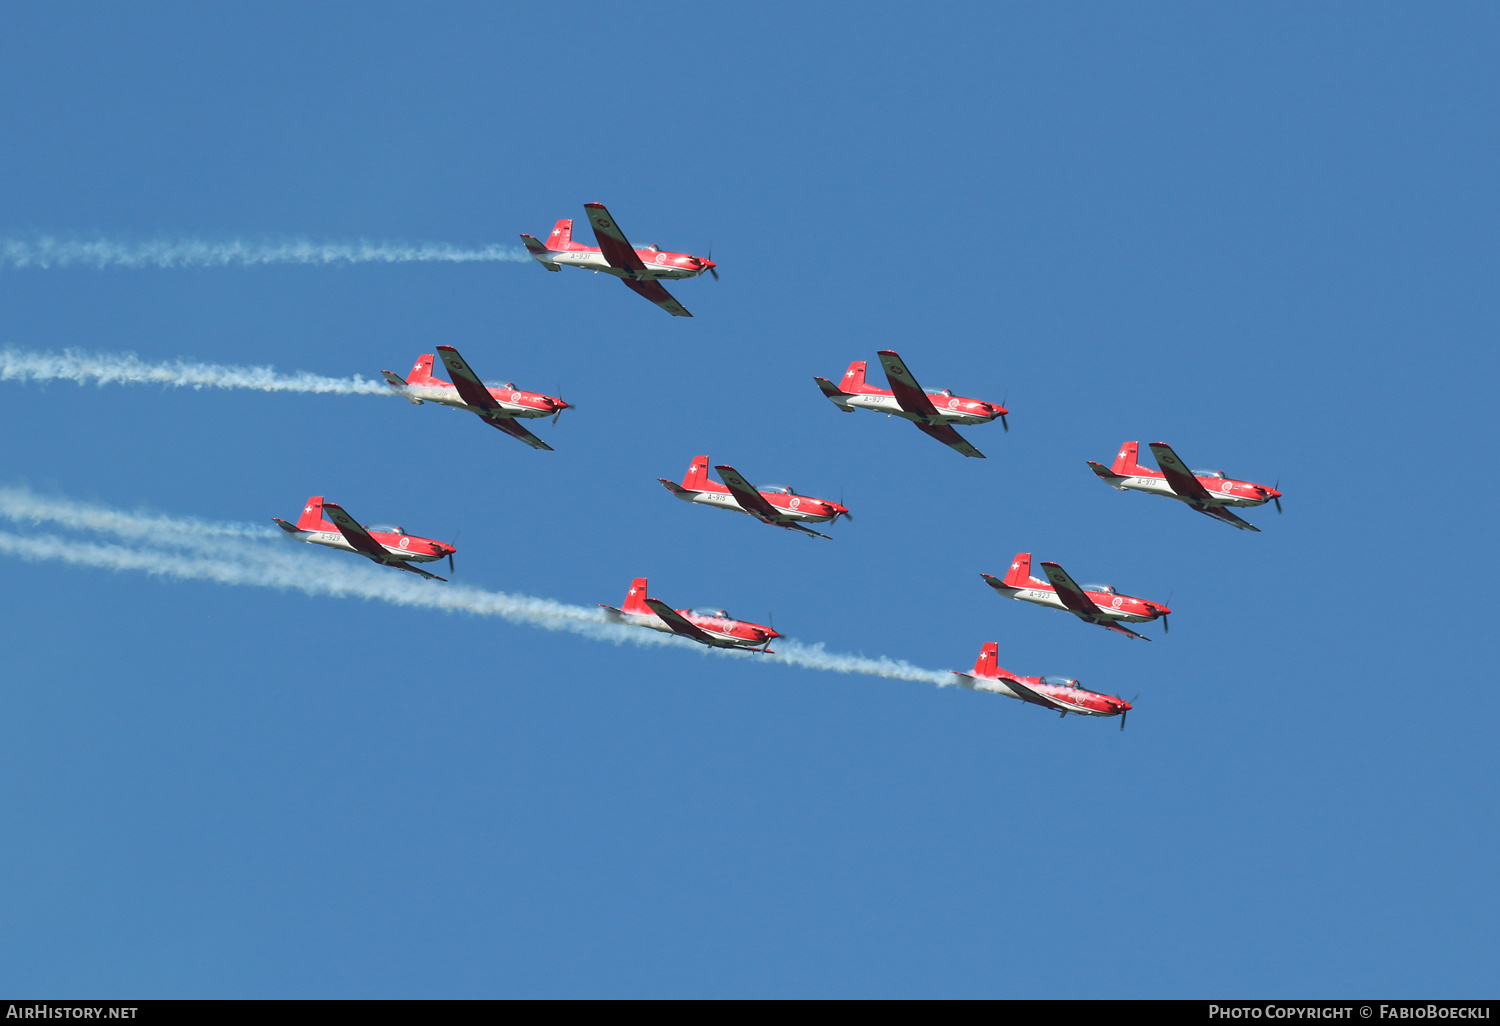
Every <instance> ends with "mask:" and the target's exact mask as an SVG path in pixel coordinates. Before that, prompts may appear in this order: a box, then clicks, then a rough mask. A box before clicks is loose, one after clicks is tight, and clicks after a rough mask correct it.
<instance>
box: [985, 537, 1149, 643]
mask: <svg viewBox="0 0 1500 1026" xmlns="http://www.w3.org/2000/svg"><path fill="white" fill-rule="evenodd" d="M1042 570H1043V571H1044V572H1045V573H1046V574H1047V580H1045V581H1039V580H1037V579H1036V578H1035V577H1032V576H1031V553H1029V552H1017V553H1016V558H1015V559H1014V560H1013V561H1012V562H1011V564H1010V571H1009V572H1008V573H1006V575H1005V579H1004V580H998V579H996V578H994V577H991V576H990V575H989V574H980V575H979V576H980V577H983V578H984V583H985V584H988V585H989V586H990V587H991V588H994V589H995V590H996V591H997V592H999V593H1000V594H1001V595H1002V596H1004V597H1005V598H1009V599H1020V600H1021V601H1022V602H1035V603H1036V604H1037V605H1039V606H1051V607H1052V608H1053V609H1066V610H1067V611H1068V612H1070V613H1072V614H1073V615H1074V616H1076V617H1078V618H1079V619H1080V620H1085V621H1087V622H1089V623H1095V624H1098V625H1099V626H1100V627H1107V628H1109V629H1110V630H1112V631H1119V632H1120V633H1121V634H1126V635H1129V636H1130V637H1132V638H1142V639H1144V640H1146V641H1150V640H1151V639H1150V638H1147V637H1146V636H1145V635H1144V634H1137V633H1136V632H1135V631H1133V630H1131V629H1130V628H1129V627H1124V626H1122V625H1121V624H1120V621H1121V620H1124V621H1125V622H1126V623H1150V622H1151V621H1152V620H1155V619H1156V618H1157V617H1161V625H1162V627H1163V629H1165V628H1166V626H1167V614H1168V613H1170V612H1171V610H1170V609H1168V608H1167V607H1166V606H1164V605H1162V604H1161V603H1160V602H1148V601H1146V600H1145V599H1138V598H1132V597H1131V596H1129V595H1121V594H1120V593H1119V592H1117V591H1115V589H1114V588H1112V587H1111V586H1109V585H1108V584H1083V585H1080V584H1078V583H1077V582H1076V581H1074V580H1073V578H1072V577H1069V576H1068V572H1067V571H1066V570H1064V569H1063V568H1062V567H1060V566H1058V565H1057V564H1056V563H1043V564H1042Z"/></svg>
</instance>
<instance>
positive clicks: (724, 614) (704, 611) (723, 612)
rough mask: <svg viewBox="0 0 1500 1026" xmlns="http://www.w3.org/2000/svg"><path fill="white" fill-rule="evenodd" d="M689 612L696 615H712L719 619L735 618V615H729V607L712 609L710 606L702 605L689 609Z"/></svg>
mask: <svg viewBox="0 0 1500 1026" xmlns="http://www.w3.org/2000/svg"><path fill="white" fill-rule="evenodd" d="M688 612H689V613H692V614H693V615H694V616H711V617H714V618H715V619H718V620H733V619H734V617H732V616H730V615H729V611H728V610H727V609H710V608H709V607H708V606H702V607H700V608H698V609H689V610H688Z"/></svg>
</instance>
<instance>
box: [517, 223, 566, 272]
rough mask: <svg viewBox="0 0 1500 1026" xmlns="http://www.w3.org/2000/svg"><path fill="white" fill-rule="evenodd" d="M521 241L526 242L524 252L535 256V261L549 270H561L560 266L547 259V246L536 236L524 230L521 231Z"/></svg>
mask: <svg viewBox="0 0 1500 1026" xmlns="http://www.w3.org/2000/svg"><path fill="white" fill-rule="evenodd" d="M521 241H522V242H524V243H525V244H526V252H528V253H530V254H531V255H532V256H533V257H535V258H536V261H537V263H539V264H541V265H542V266H543V267H545V268H546V269H547V270H549V271H561V270H562V268H561V267H559V266H558V265H557V264H556V263H554V262H553V261H552V260H550V259H548V255H547V247H546V246H543V245H542V244H541V242H539V241H538V240H537V237H536V236H535V235H527V234H526V233H525V232H522V233H521Z"/></svg>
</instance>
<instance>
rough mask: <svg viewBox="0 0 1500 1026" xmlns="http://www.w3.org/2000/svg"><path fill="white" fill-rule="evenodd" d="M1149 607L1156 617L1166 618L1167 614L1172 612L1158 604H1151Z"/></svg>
mask: <svg viewBox="0 0 1500 1026" xmlns="http://www.w3.org/2000/svg"><path fill="white" fill-rule="evenodd" d="M1150 605H1151V608H1152V609H1154V610H1156V615H1157V616H1166V615H1168V614H1169V613H1171V612H1172V611H1171V610H1170V609H1168V608H1167V607H1166V606H1164V605H1162V604H1161V603H1160V602H1152V603H1150Z"/></svg>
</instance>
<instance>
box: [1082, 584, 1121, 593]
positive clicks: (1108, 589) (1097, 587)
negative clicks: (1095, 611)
mask: <svg viewBox="0 0 1500 1026" xmlns="http://www.w3.org/2000/svg"><path fill="white" fill-rule="evenodd" d="M1083 590H1084V591H1100V592H1103V593H1104V594H1106V595H1117V594H1119V592H1117V591H1115V588H1114V585H1112V584H1085V585H1083Z"/></svg>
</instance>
